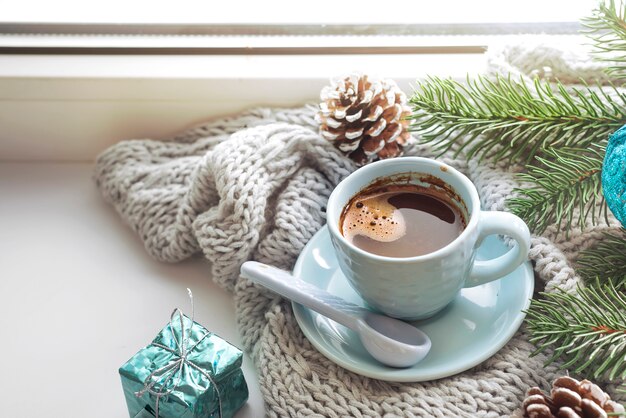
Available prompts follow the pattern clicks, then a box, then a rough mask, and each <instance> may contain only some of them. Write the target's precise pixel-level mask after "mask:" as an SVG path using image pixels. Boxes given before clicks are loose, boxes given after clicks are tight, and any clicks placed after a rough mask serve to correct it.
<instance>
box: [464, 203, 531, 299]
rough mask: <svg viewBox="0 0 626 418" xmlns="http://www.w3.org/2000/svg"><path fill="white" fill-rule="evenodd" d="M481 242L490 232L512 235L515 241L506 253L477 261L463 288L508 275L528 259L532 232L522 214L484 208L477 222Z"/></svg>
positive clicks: (491, 233)
mask: <svg viewBox="0 0 626 418" xmlns="http://www.w3.org/2000/svg"><path fill="white" fill-rule="evenodd" d="M478 228H479V235H478V240H477V243H479V244H480V243H481V242H482V241H483V239H484V238H485V237H487V236H488V235H495V234H502V235H507V236H509V237H511V238H513V239H514V240H515V241H516V244H515V245H514V246H513V248H511V249H510V250H509V251H507V253H506V254H504V255H501V256H499V257H496V258H493V259H491V260H480V261H479V260H476V261H474V265H473V266H472V271H471V273H470V276H469V278H468V279H467V280H466V282H465V286H463V287H474V286H479V285H481V284H484V283H488V282H491V281H493V280H496V279H499V278H501V277H502V276H506V275H507V274H509V273H511V272H512V271H513V270H515V269H516V268H517V267H518V266H519V265H520V264H522V263H523V262H524V261H526V259H527V258H528V251H529V250H530V231H529V230H528V226H527V225H526V223H524V221H522V220H521V219H520V218H519V217H517V216H515V215H513V214H512V213H508V212H495V211H494V212H490V211H481V212H480V219H479V222H478Z"/></svg>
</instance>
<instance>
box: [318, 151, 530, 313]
mask: <svg viewBox="0 0 626 418" xmlns="http://www.w3.org/2000/svg"><path fill="white" fill-rule="evenodd" d="M394 179H402V183H403V184H406V182H409V183H412V184H418V185H421V186H423V187H434V188H435V189H440V190H438V192H439V193H446V194H447V195H448V197H449V198H450V199H451V200H452V201H453V202H454V204H455V206H457V208H458V209H459V210H460V211H461V212H464V213H463V215H464V217H465V220H466V227H465V229H464V230H463V231H462V232H461V234H460V235H459V236H458V237H457V238H456V239H455V240H454V241H452V242H451V243H449V244H448V245H446V246H445V247H443V248H440V249H438V250H436V251H434V252H431V253H428V254H425V255H420V256H415V257H408V258H396V257H385V256H381V255H377V254H372V253H369V252H366V251H365V250H362V249H361V248H358V247H357V246H355V245H354V244H352V243H351V242H349V241H348V240H347V239H346V238H345V237H344V236H343V235H342V234H341V225H340V218H341V214H342V211H343V209H344V207H345V206H346V205H347V204H348V202H349V201H350V199H351V198H352V197H354V196H355V195H357V194H358V193H359V192H360V191H361V190H363V189H365V188H367V186H368V185H370V184H372V183H374V182H379V181H381V180H382V181H384V182H385V183H389V184H394V182H395V180H394ZM327 222H328V229H329V231H330V237H331V241H332V243H333V246H334V248H335V252H336V254H337V259H338V261H339V266H340V268H341V271H342V272H343V274H344V275H345V276H346V278H347V279H348V282H349V283H350V285H351V286H352V287H353V288H354V290H355V291H356V292H357V293H358V294H359V295H360V296H361V297H362V298H363V300H364V301H365V302H366V303H367V304H368V305H369V306H370V307H372V308H373V309H375V310H377V311H380V312H382V313H384V314H387V315H389V316H392V317H395V318H401V319H405V320H416V319H424V318H428V317H430V316H432V315H434V314H436V313H437V312H439V311H440V310H442V309H443V308H445V307H446V305H448V304H449V303H450V302H451V301H452V300H453V299H454V298H455V296H456V295H457V294H458V292H459V291H460V290H461V289H462V288H464V287H474V286H478V285H481V284H484V283H487V282H490V281H493V280H496V279H499V278H501V277H502V276H505V275H507V274H508V273H511V272H512V271H513V270H515V269H516V268H517V267H518V266H519V265H520V264H521V263H522V262H524V261H526V259H527V257H528V250H529V248H530V233H529V231H528V227H527V226H526V224H525V223H524V221H522V220H521V219H520V218H518V217H517V216H515V215H513V214H511V213H507V212H491V211H483V210H481V208H480V199H479V197H478V192H477V191H476V187H475V186H474V184H473V183H472V182H471V181H470V180H469V179H468V178H467V177H466V176H464V175H463V174H461V173H460V172H459V171H457V170H455V169H454V168H452V167H450V166H448V165H446V164H444V163H442V162H439V161H436V160H432V159H428V158H420V157H404V158H394V159H388V160H383V161H379V162H376V163H372V164H369V165H366V166H364V167H362V168H360V169H358V170H356V171H355V172H354V173H352V174H351V175H349V176H348V177H347V178H346V179H345V180H343V181H342V182H341V183H339V185H337V187H336V188H335V190H334V191H333V192H332V194H331V195H330V198H329V200H328V208H327ZM493 234H502V235H506V236H509V237H511V238H512V239H513V240H514V241H516V244H515V245H514V246H513V247H512V248H511V249H510V250H509V251H508V252H507V253H506V254H504V255H501V256H499V257H497V258H494V259H491V260H481V261H478V260H475V256H476V249H477V248H478V247H479V246H480V243H481V242H482V240H483V239H484V238H485V237H486V236H488V235H493Z"/></svg>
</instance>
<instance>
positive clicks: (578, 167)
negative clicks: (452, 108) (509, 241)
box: [507, 146, 607, 234]
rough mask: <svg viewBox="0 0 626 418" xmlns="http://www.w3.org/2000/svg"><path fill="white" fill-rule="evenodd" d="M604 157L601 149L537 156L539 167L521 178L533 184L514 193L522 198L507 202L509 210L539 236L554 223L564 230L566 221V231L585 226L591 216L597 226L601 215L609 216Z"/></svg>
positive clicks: (551, 150)
mask: <svg viewBox="0 0 626 418" xmlns="http://www.w3.org/2000/svg"><path fill="white" fill-rule="evenodd" d="M603 154H604V147H600V146H597V147H590V148H589V149H587V150H581V149H573V148H563V149H559V150H557V149H549V150H546V151H545V155H546V157H545V158H543V157H537V161H538V162H539V165H534V166H529V167H528V170H527V173H523V174H519V175H518V177H519V179H520V180H521V181H525V182H529V183H531V185H530V187H529V188H527V189H515V190H514V192H517V194H518V195H517V197H514V198H511V199H509V200H508V201H507V204H508V207H509V209H510V210H511V211H512V212H513V213H515V214H516V215H518V216H519V217H521V218H522V219H524V220H525V221H526V223H527V224H528V226H529V227H530V228H531V229H532V230H533V231H534V232H535V233H537V234H540V233H542V232H544V231H545V230H546V228H547V227H548V226H550V225H552V224H555V225H557V227H560V226H561V225H562V223H563V221H564V220H565V221H567V222H566V224H565V230H566V232H569V229H570V228H572V227H573V226H575V225H579V226H580V227H581V228H582V227H584V225H585V222H586V220H587V218H588V217H591V220H592V222H594V223H595V221H596V217H597V216H598V215H601V214H602V213H603V212H604V214H605V216H606V214H607V208H606V204H605V203H604V197H603V195H602V190H601V189H602V181H601V170H602V159H603ZM598 203H600V205H598ZM577 211H578V216H577V217H576V216H575V215H576V212H577ZM574 221H576V222H574Z"/></svg>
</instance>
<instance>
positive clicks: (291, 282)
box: [241, 261, 369, 329]
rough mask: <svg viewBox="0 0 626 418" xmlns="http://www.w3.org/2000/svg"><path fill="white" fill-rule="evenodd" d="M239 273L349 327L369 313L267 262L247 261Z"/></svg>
mask: <svg viewBox="0 0 626 418" xmlns="http://www.w3.org/2000/svg"><path fill="white" fill-rule="evenodd" d="M241 275H242V276H243V277H245V278H247V279H249V280H251V281H253V282H254V283H257V284H260V285H262V286H264V287H267V288H268V289H270V290H272V291H273V292H275V293H278V294H279V295H281V296H284V297H286V298H287V299H290V300H292V301H294V302H296V303H299V304H301V305H304V306H306V307H308V308H311V309H313V310H314V311H316V312H319V313H321V314H322V315H324V316H326V317H328V318H331V319H333V320H334V321H336V322H339V323H340V324H341V325H344V326H346V327H348V328H351V329H356V327H357V326H358V323H359V321H360V320H361V318H363V317H364V315H365V314H366V313H367V312H369V311H367V310H366V309H364V308H361V307H360V306H357V305H355V304H353V303H350V302H348V301H346V300H343V299H341V298H339V297H337V296H335V295H333V294H331V293H328V292H327V291H325V290H322V289H320V288H319V287H315V286H313V285H312V284H310V283H307V282H305V281H304V280H301V279H299V278H297V277H294V276H292V275H291V274H290V273H288V272H286V271H284V270H281V269H278V268H276V267H272V266H268V265H267V264H263V263H259V262H256V261H246V262H245V263H243V265H242V266H241Z"/></svg>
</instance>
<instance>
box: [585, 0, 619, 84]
mask: <svg viewBox="0 0 626 418" xmlns="http://www.w3.org/2000/svg"><path fill="white" fill-rule="evenodd" d="M582 23H583V25H585V27H586V28H587V30H586V31H584V33H585V35H587V36H588V37H589V38H590V39H591V40H592V42H593V45H594V48H595V50H596V51H595V53H596V54H597V57H598V58H599V59H600V60H602V61H605V62H609V63H612V64H613V65H612V66H611V67H609V69H608V73H609V74H610V75H612V76H615V77H618V78H626V8H625V7H624V3H623V2H621V1H620V2H619V3H616V2H615V1H614V0H609V1H603V2H601V3H600V4H599V5H598V7H597V8H596V9H595V10H594V11H593V15H592V16H590V17H588V18H586V19H583V21H582Z"/></svg>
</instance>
